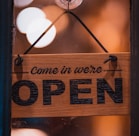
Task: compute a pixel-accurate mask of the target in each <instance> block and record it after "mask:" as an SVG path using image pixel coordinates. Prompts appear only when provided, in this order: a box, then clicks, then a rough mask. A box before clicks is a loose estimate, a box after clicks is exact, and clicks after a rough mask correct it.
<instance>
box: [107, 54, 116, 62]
mask: <svg viewBox="0 0 139 136" xmlns="http://www.w3.org/2000/svg"><path fill="white" fill-rule="evenodd" d="M109 61H112V62H113V61H117V57H116V56H113V55H110V56H109V58H108V59H106V60H105V61H104V64H105V63H107V62H109Z"/></svg>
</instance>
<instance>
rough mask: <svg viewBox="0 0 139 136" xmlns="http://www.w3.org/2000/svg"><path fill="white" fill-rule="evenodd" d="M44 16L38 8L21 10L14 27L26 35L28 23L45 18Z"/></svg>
mask: <svg viewBox="0 0 139 136" xmlns="http://www.w3.org/2000/svg"><path fill="white" fill-rule="evenodd" d="M45 17H46V14H45V13H44V12H43V11H42V10H41V9H39V8H36V7H29V8H25V9H23V10H22V11H21V12H20V13H19V14H18V16H17V18H16V25H17V28H18V30H19V31H20V32H21V33H26V31H27V29H28V26H29V24H30V22H32V21H33V20H36V19H39V18H45Z"/></svg>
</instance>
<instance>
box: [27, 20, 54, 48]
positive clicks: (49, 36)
mask: <svg viewBox="0 0 139 136" xmlns="http://www.w3.org/2000/svg"><path fill="white" fill-rule="evenodd" d="M51 24H52V22H51V21H49V20H48V19H45V18H40V19H36V20H34V21H32V22H31V23H30V24H29V27H28V29H27V35H26V36H27V39H28V41H29V43H30V44H31V45H32V44H33V43H34V42H36V40H37V39H38V38H39V37H40V36H41V34H42V33H43V32H45V30H47V28H48V27H49V26H50V25H51ZM55 36H56V28H55V26H52V27H51V28H50V29H49V30H48V32H46V33H45V34H44V35H43V37H42V38H41V39H40V40H39V41H38V42H37V43H36V44H35V46H34V47H36V48H43V47H46V46H48V45H49V44H50V43H51V42H52V41H53V40H54V38H55Z"/></svg>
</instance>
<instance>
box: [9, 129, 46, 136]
mask: <svg viewBox="0 0 139 136" xmlns="http://www.w3.org/2000/svg"><path fill="white" fill-rule="evenodd" d="M29 135H30V136H48V135H47V134H46V133H44V132H43V131H41V130H39V129H26V128H22V129H12V131H11V136H29Z"/></svg>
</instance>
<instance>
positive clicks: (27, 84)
mask: <svg viewBox="0 0 139 136" xmlns="http://www.w3.org/2000/svg"><path fill="white" fill-rule="evenodd" d="M111 56H115V57H116V58H117V60H115V61H113V60H110V59H109V58H110V57H111ZM16 57H17V55H15V56H13V68H12V70H13V72H12V80H13V85H12V117H61V116H88V115H123V114H129V110H130V109H129V105H130V101H129V100H130V96H129V91H130V90H129V88H130V83H129V75H130V72H129V71H130V69H129V67H130V63H129V62H130V54H129V53H114V54H98V53H97V54H94V53H86V54H50V55H48V54H47V55H44V54H43V55H42V54H39V55H38V54H37V55H36V54H29V55H21V57H22V58H23V62H22V64H21V65H19V66H16V65H15V64H14V61H15V59H16Z"/></svg>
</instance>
